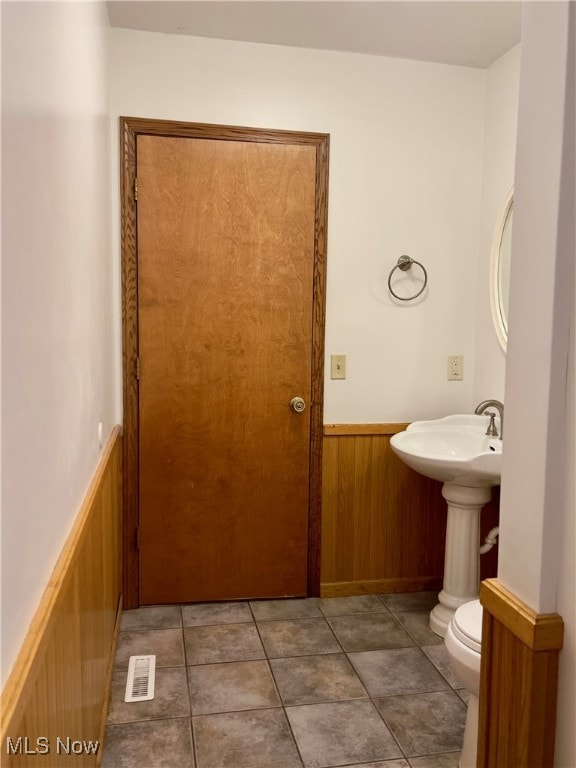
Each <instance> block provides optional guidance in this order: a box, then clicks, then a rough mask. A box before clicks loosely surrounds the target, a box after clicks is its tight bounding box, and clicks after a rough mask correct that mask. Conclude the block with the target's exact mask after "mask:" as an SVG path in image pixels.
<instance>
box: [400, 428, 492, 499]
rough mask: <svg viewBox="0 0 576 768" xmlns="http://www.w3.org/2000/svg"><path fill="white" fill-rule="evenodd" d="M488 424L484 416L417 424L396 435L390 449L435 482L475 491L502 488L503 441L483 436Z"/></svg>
mask: <svg viewBox="0 0 576 768" xmlns="http://www.w3.org/2000/svg"><path fill="white" fill-rule="evenodd" d="M488 424H489V418H488V416H486V415H484V414H483V415H481V416H476V415H473V414H457V415H455V416H446V417H445V418H443V419H436V420H432V421H415V422H413V423H412V424H410V426H409V427H408V428H407V429H406V430H405V431H404V432H398V433H397V434H396V435H393V436H392V438H391V440H390V445H391V446H392V449H393V451H394V453H396V454H397V455H398V456H399V457H400V458H401V459H402V461H403V462H404V463H405V464H407V465H408V466H409V467H411V468H412V469H414V470H416V472H419V473H420V474H421V475H425V476H426V477H431V478H432V479H433V480H440V481H441V482H443V483H452V484H454V485H462V486H467V487H472V488H478V487H489V486H492V485H500V475H501V468H502V440H499V439H498V438H497V437H487V436H486V435H485V434H484V433H485V432H486V428H487V427H488ZM496 425H497V426H498V427H499V419H498V418H497V419H496Z"/></svg>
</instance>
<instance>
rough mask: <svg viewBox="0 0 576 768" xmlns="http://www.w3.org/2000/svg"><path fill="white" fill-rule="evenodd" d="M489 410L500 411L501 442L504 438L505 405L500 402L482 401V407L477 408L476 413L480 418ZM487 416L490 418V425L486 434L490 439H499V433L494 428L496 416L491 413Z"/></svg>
mask: <svg viewBox="0 0 576 768" xmlns="http://www.w3.org/2000/svg"><path fill="white" fill-rule="evenodd" d="M487 408H496V410H497V411H498V415H499V416H500V440H502V438H503V437H504V404H503V403H501V402H500V400H482V402H481V403H480V405H477V406H476V410H475V411H474V413H476V414H477V415H478V416H480V415H481V414H482V413H484V412H485V410H486V409H487ZM486 415H487V416H490V424H489V425H488V429H487V430H486V434H487V435H489V436H490V437H497V435H498V432H497V431H496V428H495V426H494V415H493V414H490V413H487V414H486Z"/></svg>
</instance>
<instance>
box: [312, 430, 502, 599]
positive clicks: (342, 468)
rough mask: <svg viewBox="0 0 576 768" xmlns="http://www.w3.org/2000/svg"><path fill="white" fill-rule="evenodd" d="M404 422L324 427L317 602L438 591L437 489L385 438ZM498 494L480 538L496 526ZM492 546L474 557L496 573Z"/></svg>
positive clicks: (440, 521) (441, 528)
mask: <svg viewBox="0 0 576 768" xmlns="http://www.w3.org/2000/svg"><path fill="white" fill-rule="evenodd" d="M407 426H408V425H407V424H405V423H390V424H328V425H326V426H325V427H324V459H323V466H324V473H323V480H322V579H321V581H322V594H323V595H324V596H327V597H329V596H336V595H354V594H377V593H385V592H412V591H418V590H423V589H440V587H441V585H442V575H443V570H444V546H445V535H446V502H445V501H444V499H443V498H442V494H441V491H442V484H441V483H438V482H436V481H434V480H428V479H427V478H425V477H423V476H422V475H419V474H418V473H416V472H414V471H413V470H411V469H409V468H408V467H407V466H406V465H405V464H404V463H403V462H402V461H400V459H399V458H398V457H397V456H396V455H395V454H394V452H393V451H392V449H391V447H390V437H391V435H393V434H395V433H396V432H400V431H402V430H404V429H406V427H407ZM498 499H499V494H498V493H497V491H496V489H494V490H493V500H492V501H491V502H490V504H488V505H487V506H486V507H485V508H484V510H483V511H482V517H481V527H482V532H483V535H485V534H486V533H487V532H488V530H490V528H493V527H494V526H496V525H497V524H498ZM496 556H497V547H495V548H494V549H493V550H492V551H491V552H490V553H489V554H487V555H483V556H482V558H481V569H482V577H483V578H487V577H488V576H493V575H495V573H496Z"/></svg>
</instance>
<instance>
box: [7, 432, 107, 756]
mask: <svg viewBox="0 0 576 768" xmlns="http://www.w3.org/2000/svg"><path fill="white" fill-rule="evenodd" d="M121 475H122V450H121V437H120V428H119V427H116V428H115V429H114V431H113V433H112V435H111V437H110V440H109V441H108V444H107V446H106V448H105V450H104V453H103V455H102V458H101V460H100V463H99V465H98V468H97V470H96V473H95V475H94V477H93V479H92V482H91V484H90V488H89V490H88V493H87V495H86V497H85V499H84V501H83V504H82V507H81V509H80V512H79V514H78V516H77V518H76V521H75V523H74V526H73V528H72V531H71V533H70V535H69V537H68V539H67V540H66V543H65V545H64V548H63V550H62V552H61V554H60V557H59V559H58V562H57V564H56V567H55V568H54V571H53V573H52V576H51V578H50V581H49V582H48V586H47V587H46V589H45V591H44V595H43V597H42V600H41V602H40V605H39V607H38V610H37V611H36V614H35V615H34V618H33V620H32V623H31V625H30V629H29V630H28V633H27V635H26V638H25V640H24V643H23V645H22V648H21V650H20V653H19V655H18V658H17V660H16V663H15V665H14V668H13V670H12V673H11V675H10V677H9V678H8V680H7V682H6V685H5V687H4V690H3V693H2V727H1V742H0V755H1V757H0V764H1V765H2V766H6V768H8V767H10V768H16V767H17V768H28V766H37V765H45V766H47V768H60V767H61V766H62V767H64V766H72V765H73V766H76V767H77V768H78V767H79V766H82V768H87V767H92V766H97V765H98V764H99V761H100V757H101V755H100V752H101V750H98V751H97V752H96V754H89V753H87V752H84V748H83V746H82V744H81V742H90V741H91V742H97V741H98V742H99V743H100V744H101V743H102V738H103V735H104V725H105V722H106V716H107V703H108V693H109V686H110V679H111V670H112V663H113V659H114V649H115V644H116V643H115V640H116V633H117V631H118V625H119V617H120V610H121V569H120V565H121V564H120V551H121V550H120V532H121V531H120V524H121V519H120V518H121V498H122V481H121ZM19 739H20V741H18V740H19ZM38 739H40V741H37V740H38ZM58 739H60V740H61V741H58ZM67 739H70V741H69V742H68V741H67ZM9 740H10V741H9ZM72 742H77V744H73V743H72ZM78 742H80V744H78ZM36 750H38V751H37V752H36ZM48 750H49V751H48ZM78 750H80V752H78ZM26 751H28V754H25V753H26ZM75 751H76V752H77V753H76V754H75V753H74V752H75ZM89 751H90V747H88V752H89ZM68 752H69V754H68ZM11 753H15V754H11Z"/></svg>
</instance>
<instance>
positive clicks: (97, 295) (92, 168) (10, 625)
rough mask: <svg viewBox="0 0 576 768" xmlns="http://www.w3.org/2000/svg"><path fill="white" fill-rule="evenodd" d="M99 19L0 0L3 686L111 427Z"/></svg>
mask: <svg viewBox="0 0 576 768" xmlns="http://www.w3.org/2000/svg"><path fill="white" fill-rule="evenodd" d="M106 25H107V17H106V15H105V10H104V8H103V5H102V4H100V5H99V4H95V3H18V2H17V3H2V110H3V115H2V120H3V123H2V272H3V274H2V342H3V344H2V364H3V381H2V385H3V392H2V429H3V434H2V440H3V446H2V447H3V451H2V477H3V488H2V680H3V681H4V680H5V678H6V677H7V674H8V672H9V670H10V668H11V665H12V664H13V662H14V659H15V657H16V654H17V652H18V650H19V647H20V644H21V642H22V640H23V637H24V634H25V632H26V629H27V627H28V624H29V622H30V620H31V618H32V616H33V614H34V611H35V610H36V607H37V605H38V602H39V600H40V597H41V595H42V592H43V590H44V588H45V586H46V584H47V581H48V578H49V576H50V573H51V570H52V568H53V566H54V564H55V561H56V558H57V556H58V555H59V553H60V551H61V549H62V546H63V544H64V541H65V538H66V535H67V534H68V532H69V530H70V528H71V525H72V522H73V520H74V518H75V515H76V513H77V511H78V508H79V505H80V503H81V500H82V498H83V495H84V493H85V491H86V489H87V486H88V483H89V481H90V478H91V476H92V474H93V471H94V469H95V467H96V464H97V462H98V457H99V453H100V448H99V444H98V423H99V422H102V424H103V440H104V442H105V441H106V439H107V438H108V436H109V435H110V432H111V430H112V427H113V422H114V416H115V410H116V406H115V404H114V379H115V372H114V369H113V366H114V359H115V356H114V354H113V347H114V344H115V329H113V327H112V315H111V312H110V306H111V303H112V297H111V293H112V288H111V285H112V271H113V261H112V256H111V248H110V242H111V239H110V203H109V188H110V172H109V168H110V160H109V156H110V150H109V129H108V125H109V123H108V118H107V114H106V113H107V103H106V58H105V37H104V36H105V33H106Z"/></svg>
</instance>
